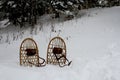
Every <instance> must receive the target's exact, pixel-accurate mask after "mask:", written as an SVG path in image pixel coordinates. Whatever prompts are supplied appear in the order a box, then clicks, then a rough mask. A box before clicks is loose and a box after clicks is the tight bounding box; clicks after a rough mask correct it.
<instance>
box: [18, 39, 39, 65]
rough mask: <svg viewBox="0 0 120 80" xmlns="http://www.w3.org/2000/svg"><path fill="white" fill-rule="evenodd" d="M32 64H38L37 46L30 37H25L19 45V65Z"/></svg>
mask: <svg viewBox="0 0 120 80" xmlns="http://www.w3.org/2000/svg"><path fill="white" fill-rule="evenodd" d="M30 63H32V64H30ZM34 64H35V65H37V64H39V54H38V47H37V44H36V42H35V41H34V40H33V39H32V38H26V39H24V40H23V41H22V43H21V46H20V65H24V66H33V65H34Z"/></svg>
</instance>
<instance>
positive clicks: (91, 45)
mask: <svg viewBox="0 0 120 80" xmlns="http://www.w3.org/2000/svg"><path fill="white" fill-rule="evenodd" d="M80 13H81V14H84V13H85V14H84V15H83V16H82V17H81V18H77V19H74V20H71V21H66V22H64V23H63V22H61V23H53V22H52V21H51V22H50V23H48V22H47V23H46V24H43V23H40V24H39V25H37V26H36V27H35V28H34V31H31V29H30V28H26V29H24V28H21V31H19V29H18V27H15V28H14V29H13V28H11V27H6V28H2V29H0V80H120V36H119V34H120V22H119V21H120V15H119V14H120V7H113V8H104V9H90V10H87V11H83V12H80ZM47 18H48V16H47ZM42 21H44V19H43V20H42ZM41 26H43V27H44V28H41ZM51 27H55V28H54V31H50V28H51ZM40 30H41V31H40ZM31 32H32V35H31ZM58 34H59V36H61V37H62V38H63V39H64V40H65V42H66V46H67V58H68V59H69V60H72V64H71V66H70V67H64V68H60V67H59V66H54V65H49V64H48V65H46V66H45V67H22V66H20V65H19V48H20V44H21V42H22V40H23V39H24V38H26V37H31V38H33V39H34V40H35V41H36V42H37V44H38V48H39V55H40V56H41V57H43V58H46V53H47V46H48V43H49V41H50V39H51V38H53V37H55V36H57V35H58Z"/></svg>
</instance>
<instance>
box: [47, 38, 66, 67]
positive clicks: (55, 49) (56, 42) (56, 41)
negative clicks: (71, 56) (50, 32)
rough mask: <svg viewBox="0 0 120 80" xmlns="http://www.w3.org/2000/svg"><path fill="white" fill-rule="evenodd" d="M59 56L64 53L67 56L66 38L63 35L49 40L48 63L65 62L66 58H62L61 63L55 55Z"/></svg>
mask: <svg viewBox="0 0 120 80" xmlns="http://www.w3.org/2000/svg"><path fill="white" fill-rule="evenodd" d="M54 54H56V55H57V57H60V56H62V55H64V56H65V57H66V44H65V42H64V40H63V39H62V38H61V37H54V38H53V39H51V41H50V42H49V45H48V48H47V64H54V65H58V64H63V65H64V64H65V62H66V59H65V58H60V60H59V63H58V60H57V59H56V57H55V55H54Z"/></svg>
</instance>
